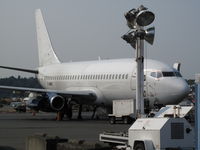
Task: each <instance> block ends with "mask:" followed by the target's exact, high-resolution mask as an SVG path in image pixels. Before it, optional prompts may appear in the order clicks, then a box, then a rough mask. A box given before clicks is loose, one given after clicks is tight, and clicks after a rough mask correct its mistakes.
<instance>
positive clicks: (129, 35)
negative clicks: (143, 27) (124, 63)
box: [121, 32, 136, 49]
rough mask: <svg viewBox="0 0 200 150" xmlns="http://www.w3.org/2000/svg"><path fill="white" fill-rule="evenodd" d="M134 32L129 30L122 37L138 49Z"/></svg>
mask: <svg viewBox="0 0 200 150" xmlns="http://www.w3.org/2000/svg"><path fill="white" fill-rule="evenodd" d="M132 33H133V32H129V33H127V34H125V35H123V36H122V37H121V38H122V39H123V40H125V41H126V42H127V43H129V44H130V45H131V46H132V47H133V48H134V49H136V36H135V35H133V34H132Z"/></svg>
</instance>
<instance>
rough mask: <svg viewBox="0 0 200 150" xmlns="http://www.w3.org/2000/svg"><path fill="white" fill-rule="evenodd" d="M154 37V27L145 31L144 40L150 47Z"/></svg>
mask: <svg viewBox="0 0 200 150" xmlns="http://www.w3.org/2000/svg"><path fill="white" fill-rule="evenodd" d="M154 36H155V27H151V28H148V29H147V30H145V36H144V39H145V41H147V42H148V43H149V44H151V45H153V42H154Z"/></svg>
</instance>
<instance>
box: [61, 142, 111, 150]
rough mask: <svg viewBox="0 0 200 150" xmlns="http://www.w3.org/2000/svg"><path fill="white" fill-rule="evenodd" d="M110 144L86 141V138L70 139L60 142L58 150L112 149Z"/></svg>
mask: <svg viewBox="0 0 200 150" xmlns="http://www.w3.org/2000/svg"><path fill="white" fill-rule="evenodd" d="M110 149H111V147H110V146H109V145H108V144H105V143H100V142H86V141H84V140H79V141H78V140H70V141H68V142H67V143H59V144H58V145H57V150H110Z"/></svg>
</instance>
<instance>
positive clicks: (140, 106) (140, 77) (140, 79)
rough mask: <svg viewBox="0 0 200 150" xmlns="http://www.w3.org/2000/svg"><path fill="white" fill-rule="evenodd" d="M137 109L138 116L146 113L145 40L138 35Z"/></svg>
mask: <svg viewBox="0 0 200 150" xmlns="http://www.w3.org/2000/svg"><path fill="white" fill-rule="evenodd" d="M136 66H137V72H136V110H137V117H142V116H143V115H144V96H143V93H144V40H143V39H141V37H140V36H139V37H137V41H136Z"/></svg>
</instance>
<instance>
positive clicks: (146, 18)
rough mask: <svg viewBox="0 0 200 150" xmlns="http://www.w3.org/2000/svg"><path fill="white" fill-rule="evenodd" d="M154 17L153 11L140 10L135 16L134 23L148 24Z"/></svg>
mask: <svg viewBox="0 0 200 150" xmlns="http://www.w3.org/2000/svg"><path fill="white" fill-rule="evenodd" d="M154 19H155V15H154V13H152V12H151V11H148V10H141V11H140V12H139V13H138V14H137V16H136V23H137V24H138V25H139V26H142V27H143V26H148V25H149V24H151V23H152V22H153V21H154Z"/></svg>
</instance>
